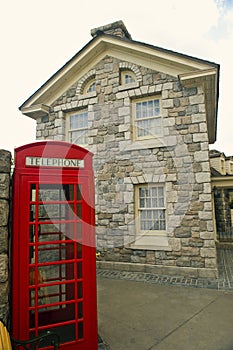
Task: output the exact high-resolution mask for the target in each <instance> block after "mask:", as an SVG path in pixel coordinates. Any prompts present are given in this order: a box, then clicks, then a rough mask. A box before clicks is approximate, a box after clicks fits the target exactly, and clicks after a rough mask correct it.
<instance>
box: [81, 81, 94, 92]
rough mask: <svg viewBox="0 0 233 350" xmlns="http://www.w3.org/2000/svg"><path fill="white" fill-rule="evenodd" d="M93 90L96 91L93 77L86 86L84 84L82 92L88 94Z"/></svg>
mask: <svg viewBox="0 0 233 350" xmlns="http://www.w3.org/2000/svg"><path fill="white" fill-rule="evenodd" d="M94 91H96V82H95V80H94V79H91V80H90V81H89V82H88V83H87V84H86V86H84V89H83V94H89V93H90V92H94Z"/></svg>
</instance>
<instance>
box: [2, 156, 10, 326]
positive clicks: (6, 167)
mask: <svg viewBox="0 0 233 350" xmlns="http://www.w3.org/2000/svg"><path fill="white" fill-rule="evenodd" d="M10 171H11V153H10V152H8V151H5V150H0V320H2V321H4V322H5V323H6V322H7V319H8V314H9V304H8V290H9V265H8V258H9V251H8V242H9V212H10V210H9V208H10Z"/></svg>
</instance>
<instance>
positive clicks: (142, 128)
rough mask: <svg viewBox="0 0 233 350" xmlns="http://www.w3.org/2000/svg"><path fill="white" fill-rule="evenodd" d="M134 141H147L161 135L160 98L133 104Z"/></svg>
mask: <svg viewBox="0 0 233 350" xmlns="http://www.w3.org/2000/svg"><path fill="white" fill-rule="evenodd" d="M133 116H134V139H138V140H140V139H149V138H153V137H155V136H158V135H161V134H162V116H161V100H160V98H150V99H148V98H147V99H142V100H137V101H135V102H134V103H133Z"/></svg>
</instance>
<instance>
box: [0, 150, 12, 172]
mask: <svg viewBox="0 0 233 350" xmlns="http://www.w3.org/2000/svg"><path fill="white" fill-rule="evenodd" d="M10 171H11V153H10V152H9V151H6V150H3V149H0V173H10Z"/></svg>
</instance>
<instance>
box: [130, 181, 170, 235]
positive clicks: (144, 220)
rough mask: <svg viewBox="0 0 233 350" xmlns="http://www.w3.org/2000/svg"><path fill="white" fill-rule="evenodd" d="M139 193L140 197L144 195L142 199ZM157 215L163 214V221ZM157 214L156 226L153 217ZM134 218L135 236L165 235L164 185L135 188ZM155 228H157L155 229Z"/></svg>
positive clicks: (138, 186) (157, 184)
mask: <svg viewBox="0 0 233 350" xmlns="http://www.w3.org/2000/svg"><path fill="white" fill-rule="evenodd" d="M140 193H141V195H142V193H144V197H142V196H141V195H140ZM162 193H163V196H162V197H161V194H162ZM147 194H148V196H147ZM155 194H157V196H156V195H155ZM153 195H154V196H153ZM143 203H144V205H143ZM156 203H157V204H156ZM143 213H145V214H143ZM159 213H163V220H161V217H160V215H159ZM148 214H149V215H148ZM157 214H158V222H157V224H156V221H155V220H154V218H153V217H155V215H157ZM135 218H136V235H139V236H144V235H149V236H154V235H159V234H162V235H164V234H166V230H167V217H166V192H165V185H164V184H160V183H152V184H140V185H136V186H135ZM162 222H164V224H162ZM157 225H158V226H157ZM143 226H144V227H143ZM156 226H157V228H155V227H156ZM154 228H155V229H154Z"/></svg>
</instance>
